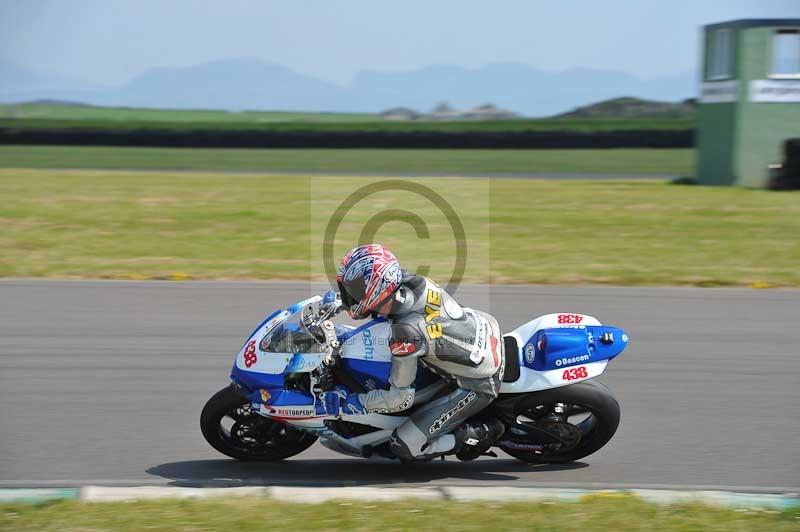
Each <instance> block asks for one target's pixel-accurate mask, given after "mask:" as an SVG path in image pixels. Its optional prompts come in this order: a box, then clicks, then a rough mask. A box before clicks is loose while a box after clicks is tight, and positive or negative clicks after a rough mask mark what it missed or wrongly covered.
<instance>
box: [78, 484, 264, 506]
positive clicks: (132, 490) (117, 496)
mask: <svg viewBox="0 0 800 532" xmlns="http://www.w3.org/2000/svg"><path fill="white" fill-rule="evenodd" d="M244 495H249V496H254V495H255V496H266V495H269V492H268V488H262V487H241V488H178V487H171V486H134V487H104V486H85V487H83V488H81V497H80V498H81V500H82V501H87V502H112V501H142V500H153V499H170V498H171V499H205V498H209V497H236V496H244Z"/></svg>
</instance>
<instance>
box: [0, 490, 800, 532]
mask: <svg viewBox="0 0 800 532" xmlns="http://www.w3.org/2000/svg"><path fill="white" fill-rule="evenodd" d="M799 527H800V510H797V509H795V510H790V511H783V512H778V511H763V510H738V511H737V510H731V509H722V508H713V507H709V506H703V505H699V504H683V505H674V506H656V505H653V504H648V503H645V502H643V501H642V500H640V499H638V498H635V497H631V496H623V495H620V496H614V497H588V498H586V499H583V500H581V501H580V502H575V503H547V502H544V503H513V504H489V503H468V504H467V503H456V502H435V503H434V502H420V501H401V502H393V503H375V504H370V503H354V502H344V501H339V502H328V503H325V504H319V505H306V504H304V505H298V504H289V503H282V502H277V501H271V500H268V499H253V498H231V499H219V500H207V501H188V500H187V501H166V500H162V501H155V502H129V503H94V504H91V503H90V504H87V503H80V502H58V503H51V504H44V505H38V506H35V505H22V504H16V505H8V504H6V505H0V530H17V531H26V530H36V531H50V530H53V531H59V532H62V531H64V532H67V531H73V530H75V531H78V530H80V531H94V530H98V531H99V530H118V531H127V530H130V531H137V532H138V531H140V530H229V531H245V530H254V531H255V530H348V531H358V530H458V531H464V530H553V531H556V530H565V531H569V530H576V531H581V532H585V531H591V530H601V531H605V530H621V531H625V530H663V531H689V530H692V531H694V530H708V531H716V530H719V531H725V532H731V531H740V530H770V531H774V532H781V531H788V530H798V528H799Z"/></svg>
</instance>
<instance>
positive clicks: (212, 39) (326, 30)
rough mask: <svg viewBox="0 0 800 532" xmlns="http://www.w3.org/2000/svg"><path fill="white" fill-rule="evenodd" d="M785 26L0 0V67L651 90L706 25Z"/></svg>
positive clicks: (731, 12) (529, 11)
mask: <svg viewBox="0 0 800 532" xmlns="http://www.w3.org/2000/svg"><path fill="white" fill-rule="evenodd" d="M788 17H792V18H800V0H695V1H689V0H658V1H656V0H624V1H623V0H601V1H590V0H584V1H579V0H559V1H553V0H548V1H540V0H527V1H502V0H495V1H494V2H489V1H485V0H484V1H480V2H476V1H471V0H460V1H450V0H444V1H442V0H437V1H431V0H427V1H418V0H404V1H401V2H397V1H394V2H389V1H380V0H371V1H362V0H353V1H347V0H340V1H334V0H327V1H322V0H319V1H318V0H285V1H282V2H275V1H269V0H262V1H244V0H226V1H213V2H212V1H204V0H192V1H190V0H0V59H5V60H10V61H13V62H15V63H18V64H20V65H23V66H26V67H29V68H35V69H41V70H46V71H51V72H56V73H59V74H63V75H67V76H70V77H74V78H77V79H81V80H86V81H91V82H95V83H98V84H106V85H115V84H119V83H122V82H124V81H127V80H128V79H130V78H132V77H133V76H135V75H137V74H139V73H141V72H143V71H144V70H146V69H148V68H151V67H156V66H187V65H192V64H197V63H202V62H206V61H210V60H215V59H223V58H230V57H242V56H249V57H256V58H259V59H262V60H264V61H269V62H274V63H278V64H281V65H284V66H287V67H290V68H292V69H294V70H297V71H299V72H302V73H305V74H310V75H313V76H317V77H319V78H322V79H325V80H328V81H333V82H335V83H340V84H346V83H347V82H349V81H350V80H351V79H352V77H353V76H354V75H355V74H356V73H357V72H358V71H359V70H407V69H415V68H419V67H424V66H427V65H431V64H453V65H461V66H467V67H477V66H481V65H485V64H488V63H495V62H519V63H524V64H527V65H530V66H533V67H536V68H541V69H548V70H563V69H567V68H573V67H587V68H596V69H604V70H621V71H625V72H629V73H632V74H635V75H638V76H641V77H645V78H650V77H657V76H661V75H669V74H676V73H681V72H686V71H690V70H693V69H695V68H696V65H697V62H698V55H699V47H698V36H699V33H698V27H699V26H700V25H702V24H706V23H711V22H718V21H722V20H728V19H735V18H788Z"/></svg>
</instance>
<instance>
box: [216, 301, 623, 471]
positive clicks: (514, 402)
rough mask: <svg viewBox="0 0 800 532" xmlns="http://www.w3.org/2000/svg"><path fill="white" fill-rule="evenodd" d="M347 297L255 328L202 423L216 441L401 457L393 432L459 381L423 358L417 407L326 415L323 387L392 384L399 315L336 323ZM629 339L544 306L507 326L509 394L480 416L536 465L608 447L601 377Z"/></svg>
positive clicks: (262, 448)
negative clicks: (394, 320)
mask: <svg viewBox="0 0 800 532" xmlns="http://www.w3.org/2000/svg"><path fill="white" fill-rule="evenodd" d="M340 306H341V301H340V300H339V299H338V294H334V293H333V292H328V293H327V294H325V296H324V297H323V296H314V297H312V298H309V299H306V300H303V301H300V302H298V303H296V304H294V305H292V306H290V307H288V308H286V309H283V310H278V311H275V312H274V313H273V314H271V315H269V316H268V317H267V318H266V319H265V320H264V321H263V322H261V323H260V324H259V325H258V327H256V328H255V330H254V331H253V333H252V334H251V335H250V336H249V337H248V338H247V340H246V341H245V342H244V345H243V346H242V347H241V349H240V350H239V353H238V354H237V356H236V360H235V362H234V365H233V369H232V371H231V380H232V383H231V385H230V386H228V387H226V388H223V389H222V390H220V391H219V392H217V393H216V394H215V395H213V396H212V397H211V398H210V399H209V400H208V402H207V403H206V405H205V407H204V408H203V411H202V414H201V417H200V424H201V429H202V433H203V436H204V437H205V439H206V440H207V441H208V443H209V444H211V446H212V447H214V448H215V449H216V450H218V451H219V452H221V453H223V454H225V455H227V456H230V457H232V458H236V459H239V460H259V461H275V460H282V459H284V458H289V457H291V456H295V455H297V454H299V453H301V452H303V451H304V450H305V449H307V448H309V447H310V446H311V445H312V444H314V442H315V441H317V440H319V441H320V443H321V444H322V445H324V446H325V447H327V448H328V449H331V450H333V451H336V452H338V453H342V454H345V455H348V456H356V457H363V458H370V457H383V458H394V455H393V454H392V453H391V451H390V450H389V444H388V441H389V438H390V436H391V434H392V431H393V430H394V429H395V428H396V427H398V426H399V425H400V424H402V423H403V422H404V421H406V419H408V416H409V415H410V414H412V413H413V412H414V411H415V410H416V409H418V408H420V407H421V406H422V405H424V404H426V403H427V402H429V401H431V400H433V399H435V398H437V397H441V396H442V395H444V394H447V393H448V392H449V391H450V390H451V389H452V388H450V385H449V384H448V383H447V382H445V381H444V380H443V379H442V378H440V377H438V376H437V375H435V374H434V373H432V372H431V371H429V370H428V369H427V368H426V367H425V364H424V362H422V363H420V364H418V366H419V367H418V372H417V378H416V385H415V386H416V390H417V392H416V395H415V398H414V404H413V405H412V407H411V408H410V409H409V410H406V411H403V412H399V413H393V414H379V413H370V414H366V415H347V414H343V415H341V416H331V415H320V414H318V413H317V408H316V405H315V402H316V401H317V395H318V394H319V393H320V392H322V391H325V390H330V389H333V388H334V387H335V386H344V387H346V388H347V389H349V390H351V391H353V392H359V393H363V392H366V391H368V390H370V389H375V388H379V387H388V379H389V370H390V368H391V357H392V355H391V352H390V350H389V337H390V325H389V323H388V322H387V321H386V320H385V319H383V318H376V319H373V320H371V321H369V322H368V323H366V324H364V325H361V326H358V327H355V326H351V325H345V324H335V323H334V322H333V318H334V317H335V315H336V314H337V312H338V311H339V307H340ZM627 345H628V335H627V334H626V333H625V331H623V330H622V329H619V328H616V327H610V326H605V325H602V324H601V323H600V322H599V321H598V320H597V319H595V318H593V317H592V316H587V315H584V314H576V313H554V314H546V315H544V316H540V317H538V318H536V319H534V320H531V321H529V322H527V323H525V324H524V325H522V326H520V327H518V328H517V329H515V330H513V331H511V332H510V333H507V334H505V335H503V348H504V349H503V352H504V356H505V370H504V375H503V382H502V386H501V388H500V393H499V396H498V397H497V399H496V400H495V401H494V402H493V403H492V404H491V405H490V406H488V407H487V408H486V409H484V410H483V411H482V412H480V413H479V414H478V415H477V416H480V417H481V419H486V418H487V417H491V418H497V419H499V420H501V421H502V422H503V424H504V425H505V427H506V430H505V433H504V434H503V436H502V437H501V438H500V439H499V440H498V441H496V442H495V443H494V447H497V448H499V449H501V450H503V451H504V452H505V453H507V454H509V455H511V456H513V457H515V458H517V459H519V460H522V461H524V462H528V463H564V462H572V461H575V460H579V459H581V458H583V457H585V456H588V455H590V454H592V453H594V452H595V451H597V450H598V449H600V448H601V447H603V446H604V445H605V444H606V443H608V441H609V440H610V439H611V437H612V436H613V435H614V433H615V432H616V430H617V426H618V425H619V420H620V408H619V404H618V403H617V400H616V399H615V398H614V396H613V395H612V394H611V392H610V390H609V389H608V388H607V387H606V386H604V385H603V384H601V383H599V382H597V381H594V380H591V379H594V378H596V377H598V376H599V375H601V374H602V373H603V372H604V371H605V369H606V366H607V365H608V362H609V361H610V360H612V359H614V358H615V357H617V356H618V355H619V354H620V353H622V351H623V350H624V349H625V348H626V347H627ZM477 416H476V417H477ZM487 454H488V455H490V456H497V455H496V454H495V453H494V452H492V451H489V452H488V453H487Z"/></svg>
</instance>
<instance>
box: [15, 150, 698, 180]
mask: <svg viewBox="0 0 800 532" xmlns="http://www.w3.org/2000/svg"><path fill="white" fill-rule="evenodd" d="M0 167H3V168H104V169H137V170H150V169H152V170H232V171H258V172H296V171H307V172H345V173H347V172H353V173H363V172H374V173H380V172H386V173H411V174H414V173H423V174H424V173H451V174H454V175H463V174H470V173H490V174H495V173H498V174H500V173H546V172H553V173H609V174H621V175H625V174H662V175H686V174H691V173H693V168H694V150H689V149H676V150H654V149H614V150H397V149H392V150H373V149H361V150H356V149H353V150H338V149H336V150H334V149H270V150H258V149H202V150H193V149H185V148H120V147H73V146H0Z"/></svg>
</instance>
